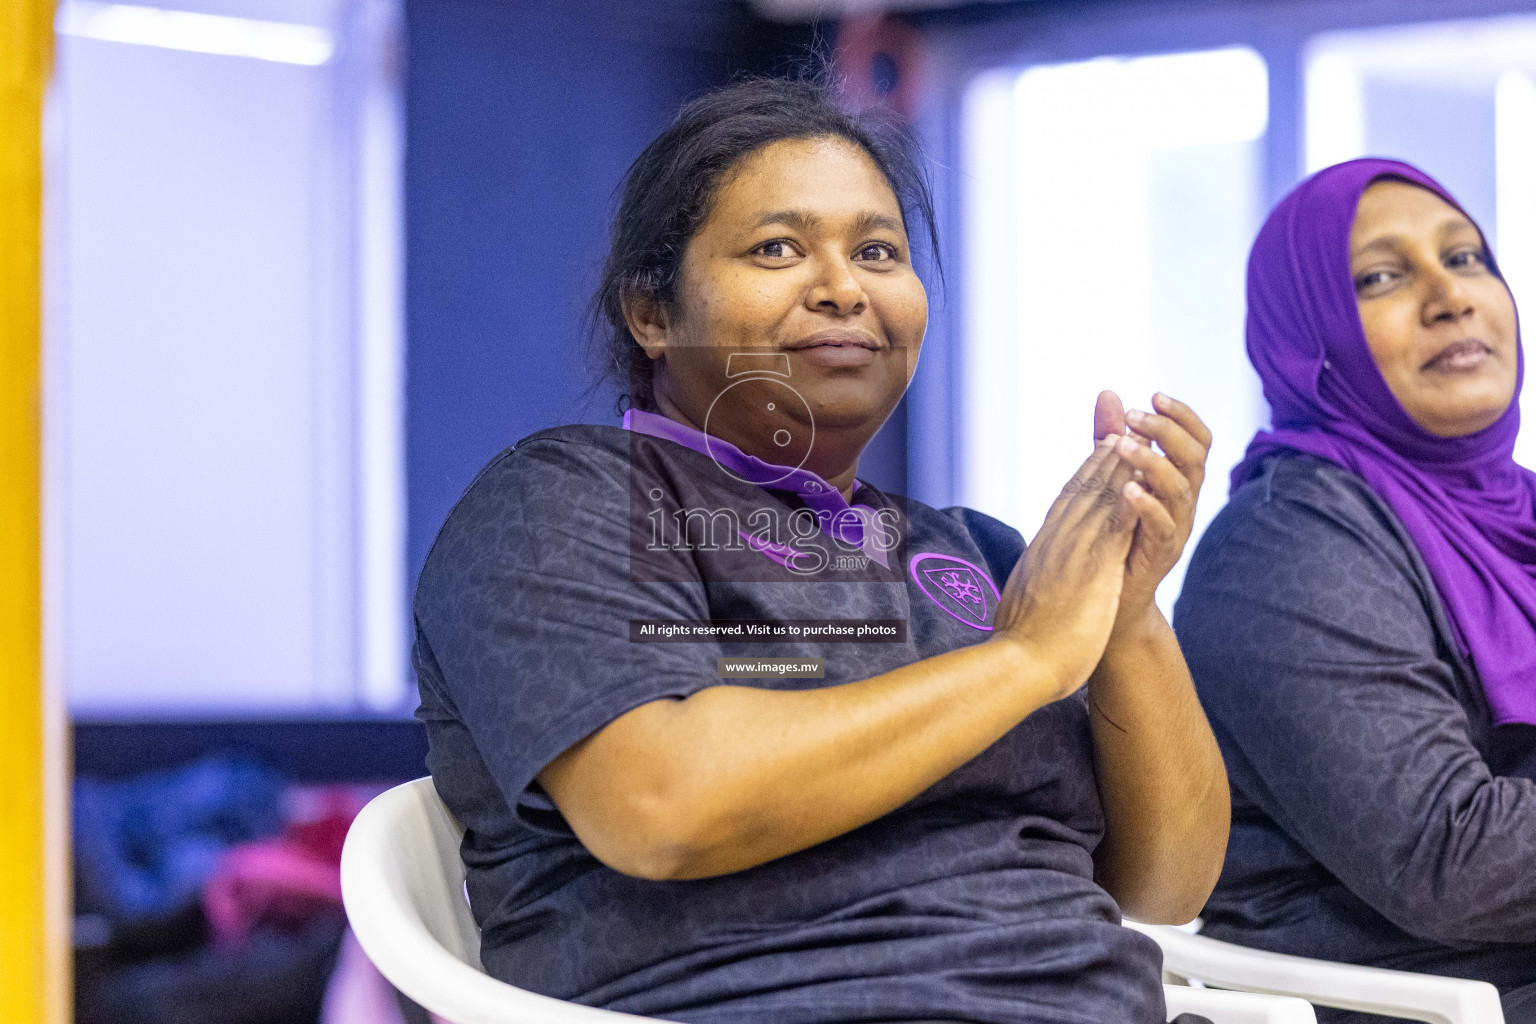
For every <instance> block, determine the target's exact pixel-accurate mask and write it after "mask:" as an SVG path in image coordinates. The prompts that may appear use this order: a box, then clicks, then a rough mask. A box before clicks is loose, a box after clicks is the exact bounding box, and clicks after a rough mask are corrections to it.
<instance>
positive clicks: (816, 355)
mask: <svg viewBox="0 0 1536 1024" xmlns="http://www.w3.org/2000/svg"><path fill="white" fill-rule="evenodd" d="M794 352H795V354H796V355H799V356H800V357H801V358H803V359H806V360H808V361H810V362H812V363H818V364H820V365H822V366H828V367H847V366H868V365H869V364H870V363H872V362H874V361H875V352H874V349H869V348H865V347H864V346H863V345H830V344H829V345H807V346H806V347H804V348H799V349H795V350H794Z"/></svg>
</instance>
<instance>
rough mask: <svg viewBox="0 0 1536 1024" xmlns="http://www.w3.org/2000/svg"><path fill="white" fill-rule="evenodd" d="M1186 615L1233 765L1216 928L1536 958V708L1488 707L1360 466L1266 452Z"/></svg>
mask: <svg viewBox="0 0 1536 1024" xmlns="http://www.w3.org/2000/svg"><path fill="white" fill-rule="evenodd" d="M1174 625H1175V629H1176V630H1177V632H1178V636H1179V641H1180V644H1181V645H1182V647H1183V649H1184V653H1185V656H1186V658H1187V659H1188V662H1189V667H1190V670H1191V672H1192V674H1193V675H1194V679H1195V683H1196V686H1197V688H1198V690H1199V693H1200V699H1201V701H1202V702H1203V703H1204V705H1205V709H1206V712H1207V714H1208V715H1209V717H1210V719H1211V723H1212V725H1213V727H1214V729H1215V733H1216V737H1217V739H1218V741H1219V742H1220V744H1221V749H1222V753H1223V754H1224V756H1225V757H1226V762H1227V771H1228V774H1229V777H1230V779H1231V783H1232V833H1231V841H1230V843H1229V845H1228V848H1227V860H1226V864H1225V867H1224V869H1223V872H1222V876H1221V880H1220V882H1219V884H1218V885H1217V887H1216V891H1215V893H1214V894H1213V896H1212V897H1211V900H1210V903H1209V904H1208V906H1207V908H1206V910H1205V915H1204V916H1205V918H1206V931H1207V934H1210V935H1212V936H1214V937H1217V938H1222V939H1226V940H1228V941H1233V942H1239V943H1242V944H1244V945H1249V946H1255V947H1259V948H1264V949H1271V950H1275V951H1278V952H1284V953H1296V954H1302V955H1307V956H1315V957H1322V958H1326V959H1333V960H1341V961H1347V962H1353V963H1380V964H1386V965H1393V964H1402V963H1405V962H1408V961H1410V960H1411V961H1413V962H1415V963H1418V964H1421V965H1422V964H1424V963H1425V962H1426V960H1425V956H1424V955H1425V954H1426V953H1432V952H1433V951H1434V950H1436V949H1439V950H1442V951H1444V953H1445V954H1446V955H1447V956H1450V955H1452V954H1453V951H1458V950H1459V951H1467V950H1469V949H1474V948H1477V947H1480V946H1483V945H1484V944H1508V943H1516V944H1530V946H1531V948H1530V957H1529V962H1530V977H1531V978H1532V979H1536V781H1533V780H1536V728H1532V727H1529V726H1505V727H1501V728H1497V729H1495V728H1494V727H1493V726H1492V723H1491V719H1490V715H1489V711H1488V706H1487V702H1486V700H1485V698H1484V696H1483V690H1482V686H1481V684H1480V683H1479V682H1478V680H1477V677H1476V674H1475V673H1474V671H1473V669H1472V666H1471V665H1469V664H1468V663H1467V661H1466V659H1464V658H1463V657H1461V655H1460V654H1459V653H1458V652H1457V650H1456V646H1455V644H1454V642H1453V640H1452V637H1453V634H1452V632H1451V627H1450V623H1449V622H1448V620H1447V618H1446V614H1445V611H1444V609H1443V607H1442V606H1441V603H1440V599H1439V596H1438V594H1437V592H1436V589H1435V586H1434V582H1433V580H1432V578H1431V577H1430V574H1429V571H1428V569H1427V568H1426V567H1425V565H1424V561H1423V559H1422V558H1421V557H1420V555H1419V553H1418V551H1417V549H1416V548H1415V546H1414V544H1413V542H1412V540H1411V539H1410V538H1409V536H1408V534H1407V532H1406V531H1405V530H1404V528H1403V526H1402V523H1401V522H1400V521H1399V520H1398V518H1397V516H1396V515H1395V514H1394V513H1393V512H1392V510H1391V509H1390V508H1389V507H1388V506H1387V505H1386V503H1385V502H1383V501H1382V500H1381V499H1380V498H1379V497H1377V495H1376V494H1375V493H1373V492H1372V491H1371V490H1370V489H1369V487H1368V486H1367V485H1366V484H1365V482H1364V481H1362V480H1360V479H1359V478H1358V477H1356V476H1354V475H1353V474H1351V473H1349V472H1347V471H1345V470H1343V469H1341V468H1339V467H1337V466H1335V465H1333V464H1331V463H1327V462H1324V461H1321V460H1318V459H1315V458H1312V457H1310V456H1303V455H1299V454H1298V455H1283V456H1279V457H1276V458H1274V459H1271V460H1269V461H1268V462H1267V463H1266V464H1265V465H1264V467H1263V471H1262V473H1261V474H1260V475H1259V476H1258V477H1256V478H1254V479H1253V480H1250V481H1249V482H1248V483H1246V484H1245V485H1244V486H1243V487H1241V488H1240V489H1239V490H1238V491H1237V492H1236V493H1235V494H1234V495H1233V497H1232V500H1231V502H1230V504H1229V505H1228V506H1227V508H1226V509H1224V510H1223V511H1222V512H1221V513H1220V515H1218V516H1217V518H1216V519H1215V520H1214V522H1213V523H1212V524H1211V526H1210V528H1209V529H1208V530H1207V531H1206V533H1205V535H1204V537H1203V538H1202V540H1201V542H1200V544H1199V546H1198V548H1197V550H1196V552H1195V554H1194V557H1193V559H1192V561H1191V564H1190V568H1189V572H1188V575H1187V577H1186V579H1185V583H1184V590H1183V593H1182V595H1181V596H1180V598H1179V601H1178V605H1177V608H1176V611H1175V616H1174ZM1529 641H1530V642H1531V643H1536V636H1532V637H1530V638H1529ZM1531 682H1532V685H1536V680H1532V681H1531ZM1511 952H1516V951H1514V950H1511V949H1510V948H1509V947H1508V946H1504V947H1502V952H1501V953H1500V955H1501V957H1502V958H1503V959H1505V960H1507V959H1509V957H1508V956H1507V955H1506V954H1508V953H1511ZM1458 955H1459V954H1458ZM1405 958H1406V959H1405ZM1462 958H1463V960H1464V956H1463V957H1462ZM1518 959H1519V960H1520V961H1521V962H1524V960H1525V958H1524V957H1523V956H1520V957H1519V958H1518ZM1428 962H1430V963H1431V964H1432V963H1433V957H1430V958H1429V961H1428ZM1417 969H1432V968H1426V967H1423V966H1420V967H1419V968H1417ZM1444 973H1453V972H1452V971H1446V972H1444ZM1490 980H1492V979H1490ZM1506 980H1508V979H1506Z"/></svg>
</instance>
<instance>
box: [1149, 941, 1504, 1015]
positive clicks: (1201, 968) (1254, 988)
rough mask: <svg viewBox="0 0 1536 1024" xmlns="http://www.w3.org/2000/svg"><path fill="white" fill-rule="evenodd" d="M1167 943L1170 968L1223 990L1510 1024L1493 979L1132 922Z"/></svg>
mask: <svg viewBox="0 0 1536 1024" xmlns="http://www.w3.org/2000/svg"><path fill="white" fill-rule="evenodd" d="M1125 924H1126V926H1127V927H1130V928H1135V929H1136V930H1137V931H1139V932H1143V933H1144V934H1146V935H1149V936H1151V938H1152V939H1153V940H1154V941H1155V942H1156V943H1157V944H1158V945H1159V946H1161V947H1162V950H1163V969H1164V970H1165V971H1167V972H1168V973H1169V974H1172V975H1174V976H1175V977H1179V978H1192V979H1195V980H1198V981H1202V982H1205V983H1206V984H1207V985H1214V986H1216V987H1218V988H1224V989H1237V990H1239V991H1245V992H1272V993H1275V994H1278V995H1288V996H1299V997H1301V998H1303V999H1305V1000H1307V1001H1308V1002H1312V1003H1317V1004H1320V1005H1322V1006H1334V1007H1338V1008H1340V1009H1344V1010H1360V1011H1363V1012H1365V1013H1379V1014H1385V1015H1387V1016H1391V1017H1404V1018H1407V1019H1409V1020H1421V1021H1427V1022H1429V1024H1504V1009H1503V1007H1502V1006H1501V1005H1500V1003H1499V992H1498V990H1497V989H1495V988H1494V987H1493V986H1492V985H1490V984H1488V983H1487V982H1485V981H1468V980H1464V979H1461V978H1442V977H1440V976H1438V975H1432V974H1411V973H1409V972H1407V971H1389V970H1383V969H1382V968H1379V967H1359V966H1356V965H1354V964H1341V963H1335V962H1333V961H1331V960H1313V959H1311V958H1309V957H1301V956H1288V955H1285V954H1283V953H1270V952H1268V951H1266V950H1260V949H1249V948H1247V947H1246V946H1238V945H1234V944H1233V943H1230V942H1220V941H1218V940H1216V939H1209V938H1206V937H1205V936H1203V935H1191V934H1189V933H1187V932H1184V931H1180V930H1179V929H1177V928H1170V927H1167V926H1163V925H1147V924H1141V923H1140V922H1137V921H1129V920H1128V921H1126V922H1125Z"/></svg>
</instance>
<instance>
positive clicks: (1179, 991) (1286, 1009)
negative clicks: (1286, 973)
mask: <svg viewBox="0 0 1536 1024" xmlns="http://www.w3.org/2000/svg"><path fill="white" fill-rule="evenodd" d="M1163 996H1164V997H1165V999H1166V1000H1167V1003H1168V1016H1169V1018H1170V1019H1171V1018H1173V1017H1177V1016H1178V1015H1179V1014H1181V1013H1197V1014H1199V1015H1200V1016H1202V1017H1205V1018H1207V1019H1209V1020H1210V1021H1211V1022H1212V1024H1317V1015H1316V1014H1315V1013H1313V1012H1312V1004H1311V1003H1309V1002H1307V1001H1306V1000H1305V999H1296V998H1293V997H1291V996H1273V995H1256V994H1254V993H1252V992H1222V991H1220V990H1218V989H1214V988H1184V987H1183V986H1181V985H1164V986H1163Z"/></svg>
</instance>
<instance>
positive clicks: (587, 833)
mask: <svg viewBox="0 0 1536 1024" xmlns="http://www.w3.org/2000/svg"><path fill="white" fill-rule="evenodd" d="M605 803H606V804H607V806H605V807H604V808H602V809H601V811H598V812H597V813H592V812H591V811H589V812H588V813H581V812H580V811H578V812H577V813H575V814H567V815H566V821H567V822H568V823H569V824H570V826H571V829H572V831H574V832H575V833H576V838H577V839H578V840H580V842H581V844H582V845H583V846H584V847H586V849H587V852H588V853H590V854H592V856H593V857H595V858H597V860H598V861H599V862H600V863H602V864H603V865H604V866H605V867H608V868H611V869H613V870H614V871H617V872H619V873H620V874H623V875H629V876H630V877H631V878H640V879H644V880H646V881H650V882H680V881H687V880H690V879H695V878H704V877H707V876H709V875H712V874H720V873H722V872H720V871H719V870H712V864H713V863H714V862H715V861H717V860H718V859H719V856H718V850H719V847H720V842H719V839H718V832H719V829H718V828H714V827H711V825H710V823H709V821H708V817H707V815H706V814H702V813H700V811H701V808H699V806H698V802H697V801H695V800H691V799H689V798H687V797H686V796H682V795H674V796H673V797H670V798H662V797H660V796H659V795H656V794H633V795H631V796H630V797H629V798H627V799H623V800H616V801H611V802H605Z"/></svg>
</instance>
